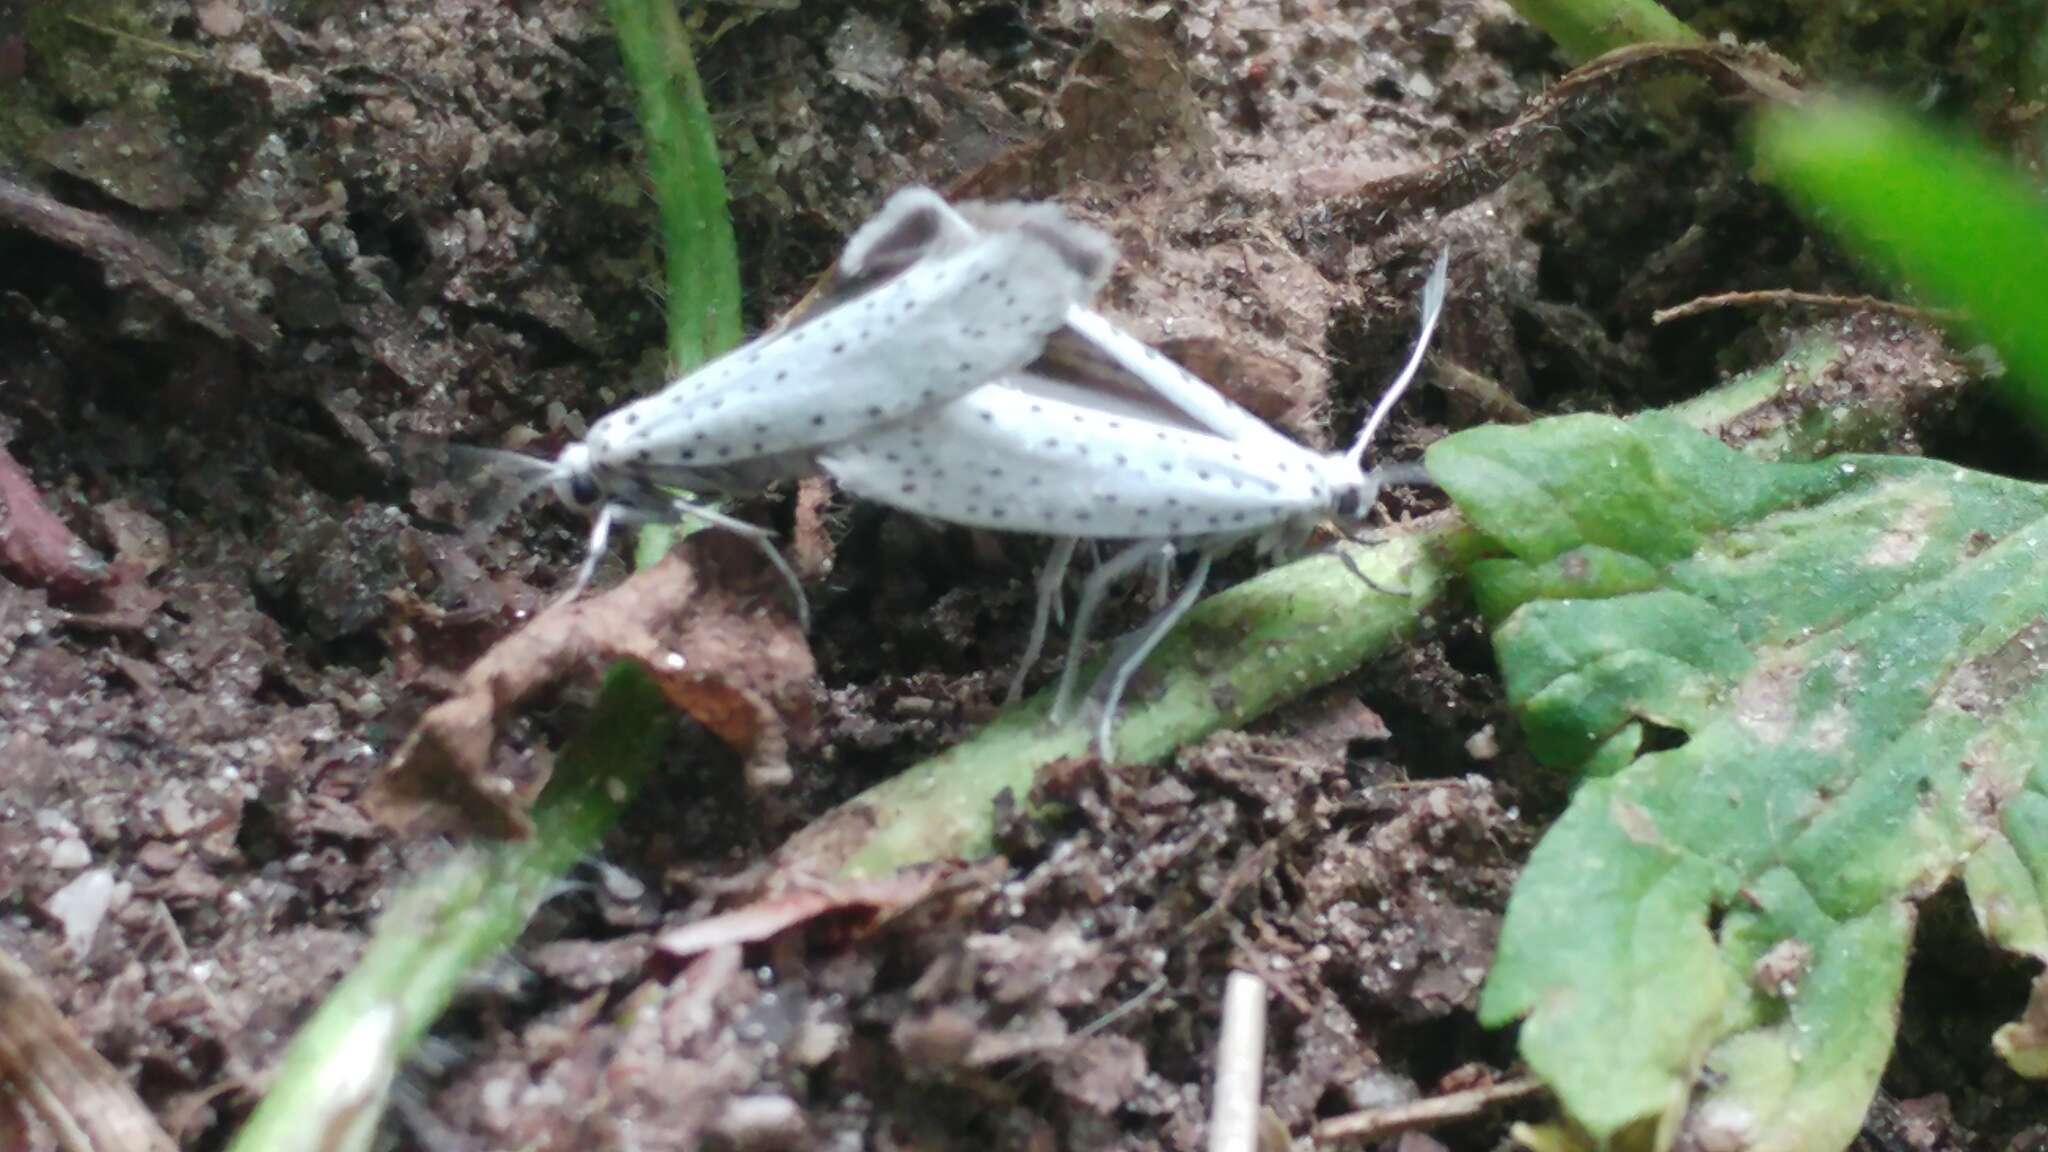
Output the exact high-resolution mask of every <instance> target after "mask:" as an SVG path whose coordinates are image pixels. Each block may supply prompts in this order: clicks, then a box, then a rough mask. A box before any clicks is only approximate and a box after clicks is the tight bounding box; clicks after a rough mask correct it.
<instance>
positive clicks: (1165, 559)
mask: <svg viewBox="0 0 2048 1152" xmlns="http://www.w3.org/2000/svg"><path fill="white" fill-rule="evenodd" d="M1173 557H1174V547H1173V545H1171V544H1168V545H1167V546H1166V548H1165V549H1164V550H1163V551H1161V552H1160V553H1159V560H1158V562H1157V563H1156V564H1154V565H1153V566H1152V573H1153V575H1154V576H1155V577H1156V578H1157V579H1158V584H1157V585H1156V586H1155V587H1154V588H1153V589H1152V610H1153V611H1154V612H1157V611H1159V610H1160V609H1162V608H1165V607H1166V605H1167V601H1168V600H1169V599H1170V598H1171V597H1172V596H1173Z"/></svg>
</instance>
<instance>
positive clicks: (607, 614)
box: [369, 533, 816, 838]
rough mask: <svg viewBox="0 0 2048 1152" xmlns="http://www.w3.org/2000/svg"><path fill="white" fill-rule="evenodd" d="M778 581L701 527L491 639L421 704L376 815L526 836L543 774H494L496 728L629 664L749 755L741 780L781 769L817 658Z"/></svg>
mask: <svg viewBox="0 0 2048 1152" xmlns="http://www.w3.org/2000/svg"><path fill="white" fill-rule="evenodd" d="M780 594H781V584H780V581H779V580H777V579H775V577H774V576H773V575H772V574H771V573H769V572H768V571H767V567H766V565H765V563H763V562H762V561H761V560H760V559H759V557H758V554H756V553H755V552H754V551H753V548H752V546H751V545H748V544H745V543H744V542H742V541H735V540H732V539H730V538H727V537H725V536H724V534H722V533H702V534H700V535H698V536H695V537H692V538H691V539H690V540H688V541H686V542H685V543H684V545H683V546H682V548H681V549H680V550H679V551H677V552H672V553H670V554H669V555H668V556H667V557H666V558H664V559H663V560H662V562H661V563H659V564H657V565H655V566H654V567H652V568H649V569H647V570H646V571H644V572H641V573H638V574H637V575H635V576H633V577H632V578H631V579H629V580H627V581H626V582H625V583H623V584H621V585H619V586H618V587H616V588H614V589H611V590H610V591H608V592H605V593H602V594H600V595H597V596H592V597H589V598H587V599H584V600H580V601H577V602H576V603H573V604H567V605H563V606H560V607H557V608H551V609H549V610H548V611H546V612H543V613H541V614H540V615H539V616H537V617H535V618H534V619H533V621H532V623H530V624H529V625H527V627H525V628H523V629H521V630H520V631H518V632H515V633H513V634H512V635H510V636H508V637H506V638H505V639H503V640H501V641H499V642H498V643H496V644H494V645H492V646H491V648H490V650H489V651H487V652H485V653H484V654H483V656H482V657H481V658H479V659H478V660H477V661H476V663H474V664H472V665H471V666H470V668H469V670H468V671H467V672H465V673H463V675H462V677H461V678H460V680H459V682H458V687H457V691H456V694H455V695H454V696H453V697H452V698H450V699H448V700H444V701H442V702H441V703H439V704H437V705H435V706H434V707H433V708H432V709H429V710H428V712H427V714H426V715H425V716H424V717H422V718H421V720H420V723H419V725H418V727H416V728H414V729H413V732H412V734H411V735H410V736H408V737H407V738H406V741H405V743H404V744H403V745H401V746H400V747H399V749H398V753H397V755H395V756H393V757H392V759H391V762H390V763H389V764H388V765H386V766H385V768H384V771H383V772H382V773H381V774H380V775H379V777H378V779H377V780H376V782H375V783H374V784H373V785H372V788H371V792H370V797H369V807H370V809H371V811H372V812H374V813H375V814H376V815H377V816H378V817H379V818H380V819H382V820H384V821H386V822H387V823H392V824H396V825H399V826H402V827H408V828H417V827H421V826H425V827H431V828H436V829H441V830H448V831H455V832H461V833H468V834H474V835H484V836H493V837H499V838H505V837H523V836H526V835H528V834H530V833H531V831H532V823H531V821H530V820H529V819H528V816H527V810H528V808H530V807H531V806H532V803H533V800H534V799H535V797H537V796H538V795H539V794H540V790H541V788H542V786H544V785H545V784H546V783H547V778H548V775H549V770H548V769H547V768H546V767H542V768H541V769H540V770H538V771H533V772H529V773H526V774H525V775H523V776H522V777H521V778H519V779H518V780H513V779H509V778H507V777H506V776H504V775H500V774H497V773H495V772H494V770H493V765H492V751H493V749H494V748H495V746H496V744H497V734H498V727H499V725H500V724H501V723H503V722H504V721H505V720H506V719H508V718H509V717H510V716H511V714H512V713H513V711H514V710H515V709H517V708H518V707H519V705H520V704H521V703H522V702H523V701H525V700H527V699H529V698H531V697H532V696H533V695H534V694H535V693H537V692H538V691H540V690H541V689H542V688H544V687H547V686H548V685H551V684H553V683H555V682H557V681H560V680H564V679H567V678H570V677H583V676H594V675H596V673H597V672H598V671H599V670H600V669H601V668H602V667H603V666H604V665H606V664H609V663H611V662H613V661H616V660H631V661H633V662H634V663H636V664H639V665H640V666H641V667H642V668H644V669H645V670H646V671H647V672H648V673H649V674H650V675H651V676H653V678H654V681H655V683H656V684H657V685H659V686H660V688H661V690H662V693H663V694H664V695H665V696H667V697H668V699H669V702H670V703H672V704H674V705H675V706H676V707H677V708H678V709H680V710H682V711H683V712H686V713H688V714H689V715H690V716H691V717H693V718H694V719H696V720H697V721H698V722H699V723H701V724H703V725H704V726H705V727H706V728H709V729H710V730H711V731H712V732H713V733H715V734H716V735H717V736H718V737H719V739H721V740H723V741H725V743H727V744H728V745H730V746H731V747H732V748H733V749H734V750H735V751H737V752H738V753H739V754H740V755H741V756H743V757H745V758H746V760H747V772H748V778H749V779H750V780H752V779H759V778H772V777H774V776H775V775H777V774H778V773H780V772H786V756H787V752H788V748H789V730H790V725H791V722H792V721H794V722H796V723H797V724H798V725H800V726H807V724H808V717H809V705H810V700H811V681H812V677H813V676H814V674H815V671H816V666H815V664H813V662H812V659H811V653H810V649H809V647H808V646H807V645H806V644H805V642H804V639H803V636H802V635H801V633H799V631H798V630H797V627H796V625H795V623H794V622H793V621H792V620H790V619H789V618H788V617H787V615H785V614H783V613H781V612H779V611H778V612H771V611H764V610H763V605H778V604H779V603H780V601H779V600H778V599H777V597H778V596H779V595H780Z"/></svg>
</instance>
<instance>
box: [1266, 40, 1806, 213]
mask: <svg viewBox="0 0 2048 1152" xmlns="http://www.w3.org/2000/svg"><path fill="white" fill-rule="evenodd" d="M1672 74H1690V75H1704V76H1705V77H1707V78H1709V79H1711V80H1714V81H1717V82H1720V83H1722V84H1724V85H1727V86H1729V87H1732V88H1734V89H1735V90H1736V91H1738V92H1740V93H1742V94H1744V95H1745V96H1748V97H1750V98H1752V99H1758V100H1765V101H1772V102H1778V103H1790V102H1795V101H1797V100H1798V99H1799V96H1800V94H1799V89H1798V87H1797V86H1796V85H1795V84H1794V83H1793V82H1792V81H1791V79H1789V77H1790V75H1791V69H1790V66H1789V65H1786V64H1785V63H1784V62H1783V61H1781V60H1779V59H1778V58H1776V57H1774V56H1771V55H1770V54H1769V53H1766V52H1762V51H1760V50H1757V49H1754V48H1738V47H1731V46H1729V45H1725V44H1638V45H1635V46H1633V47H1629V48H1622V49H1619V50H1617V51H1613V52H1609V53H1608V54H1606V55H1605V56H1602V57H1600V58H1599V59H1597V60H1594V61H1592V62H1590V63H1588V64H1586V65H1585V66H1584V67H1582V68H1578V69H1575V70H1573V71H1572V72H1570V73H1568V74H1566V75H1565V76H1564V77H1563V78H1562V79H1560V80H1559V81H1558V82H1557V83H1555V84H1553V85H1551V86H1550V87H1549V88H1548V89H1546V90H1544V91H1543V92H1542V93H1541V94H1540V95H1538V96H1537V97H1536V98H1535V99H1534V100H1532V101H1530V102H1529V107H1528V110H1527V111H1525V112H1524V113H1522V115H1521V116H1519V117H1517V118H1516V119H1515V120H1514V122H1512V123H1510V124H1505V125H1503V126H1501V127H1499V128H1496V129H1494V130H1493V131H1491V132H1488V133H1487V134H1486V135H1484V136H1482V137H1480V138H1479V139H1478V140H1477V141H1475V142H1474V143H1472V144H1470V145H1468V146H1466V147H1464V148H1462V149H1459V150H1458V151H1457V152H1455V153H1453V154H1451V155H1449V156H1446V157H1445V158H1443V159H1442V160H1439V161H1437V162H1436V163H1434V164H1426V165H1423V166H1422V167H1420V168H1415V169H1411V170H1409V171H1406V172H1397V173H1395V174H1394V175H1392V176H1387V177H1384V178H1381V179H1377V180H1371V181H1368V182H1366V183H1364V184H1361V185H1359V186H1357V187H1355V188H1352V189H1350V190H1348V191H1345V192H1342V193H1340V194H1338V195H1336V196H1331V197H1325V198H1324V199H1323V200H1322V202H1320V203H1318V204H1315V205H1313V206H1311V207H1310V208H1309V210H1308V211H1307V212H1306V213H1304V214H1303V216H1302V217H1301V224H1302V225H1303V226H1304V227H1307V228H1310V229H1313V228H1315V227H1316V226H1317V224H1318V223H1319V222H1320V220H1321V219H1328V220H1329V221H1330V222H1332V223H1334V224H1335V225H1336V226H1337V227H1338V228H1339V229H1340V230H1341V231H1343V232H1344V233H1345V234H1347V235H1352V236H1366V235H1373V234H1377V233H1379V232H1382V231H1384V230H1385V227H1386V222H1388V221H1398V220H1403V219H1406V218H1408V217H1410V216H1413V215H1414V214H1415V213H1417V212H1420V211H1423V210H1425V209H1433V210H1435V211H1436V212H1437V213H1438V214H1442V213H1446V212H1450V211H1453V210H1455V209H1458V208H1462V207H1464V206H1465V205H1467V204H1470V203H1472V202H1473V201H1475V200H1478V199H1479V198H1480V197H1482V196H1485V195H1487V194H1488V193H1490V192H1492V191H1494V190H1495V189H1497V188H1499V187H1500V186H1501V185H1503V184H1505V183H1507V181H1508V178H1509V177H1511V176H1513V175H1514V174H1515V173H1517V172H1519V171H1521V170H1522V169H1523V168H1525V167H1527V166H1528V165H1529V164H1531V163H1533V162H1534V161H1535V160H1537V159H1538V158H1540V157H1541V156H1542V155H1543V154H1544V153H1545V152H1546V151H1547V150H1548V148H1549V145H1550V143H1551V141H1552V140H1554V139H1557V138H1558V137H1557V136H1556V135H1555V129H1556V127H1557V124H1558V122H1559V121H1562V120H1564V119H1565V118H1566V117H1567V116H1568V115H1569V114H1570V113H1572V112H1573V111H1575V110H1576V109H1578V108H1581V107H1583V106H1585V105H1586V104H1587V103H1588V102H1590V101H1593V100H1596V99H1601V98H1604V97H1607V96H1611V95H1613V94H1615V93H1617V92H1620V91H1622V90H1623V89H1624V88H1626V87H1629V86H1632V85H1641V84H1645V83H1648V82H1650V81H1652V80H1654V79H1657V78H1659V77H1662V76H1668V75H1672Z"/></svg>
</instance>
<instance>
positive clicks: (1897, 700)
mask: <svg viewBox="0 0 2048 1152" xmlns="http://www.w3.org/2000/svg"><path fill="white" fill-rule="evenodd" d="M1428 464H1429V470H1430V473H1431V475H1432V476H1434V477H1435V478H1436V479H1437V481H1438V482H1439V483H1441V484H1442V485H1443V486H1444V487H1445V489H1446V490H1448V491H1449V492H1450V493H1451V495H1452V497H1453V498H1454V499H1456V501H1457V502H1458V504H1459V506H1460V508H1461V509H1462V510H1463V511H1464V513H1465V515H1466V516H1467V518H1468V519H1469V520H1470V521H1471V523H1472V524H1473V525H1474V527H1475V528H1476V529H1477V530H1478V531H1479V532H1481V533H1483V534H1484V535H1486V536H1488V537H1490V538H1491V539H1493V540H1494V541H1497V542H1498V543H1499V544H1500V545H1501V546H1502V548H1503V549H1504V551H1505V552H1506V553H1507V555H1508V556H1509V557H1510V558H1509V559H1502V560H1493V561H1488V562H1485V563H1483V564H1479V565H1475V566H1474V570H1473V583H1474V586H1475V592H1476V595H1477V597H1478V600H1479V602H1480V603H1481V605H1482V606H1483V607H1484V609H1485V611H1486V612H1487V613H1488V614H1489V615H1490V616H1491V617H1492V618H1494V619H1495V620H1496V621H1497V622H1498V626H1497V628H1496V630H1495V646H1496V650H1497V652H1498V655H1499V658H1500V663H1501V667H1502V670H1503V674H1504V678H1505V682H1506V685H1507V689H1508V692H1509V695H1510V699H1511V702H1512V703H1513V704H1514V706H1515V707H1516V708H1517V709H1519V710H1520V712H1521V715H1522V718H1523V723H1524V724H1525V726H1526V729H1527V734H1528V738H1529V742H1530V745H1531V747H1532V749H1533V750H1534V752H1535V754H1536V755H1537V756H1538V757H1539V758H1540V759H1542V760H1543V761H1544V762H1545V763H1548V764H1551V765H1554V766H1556V767H1559V768H1563V769H1568V770H1571V771H1574V772H1577V773H1582V774H1585V775H1587V776H1588V779H1587V781H1586V782H1585V783H1584V784H1583V785H1582V786H1581V787H1580V789H1579V791H1578V793H1577V794H1576V795H1575V796H1574V797H1573V799H1572V802H1571V804H1570V806H1569V808H1568V809H1567V811H1566V812H1565V814H1564V816H1563V817H1562V818H1561V819H1560V820H1559V821H1558V822H1557V824H1556V825H1555V826H1554V827H1552V828H1551V830H1550V831H1549V833H1548V834H1547V835H1546V836H1545V837H1544V839H1543V841H1542V843H1541V844H1540V845H1539V846H1538V847H1537V849H1536V852H1535V853H1534V855H1533V856H1532V858H1531V859H1530V862H1529V866H1528V869H1527V871H1526V872H1525V873H1524V874H1523V876H1522V879H1521V882H1520V884H1519V886H1518V887H1517V888H1516V891H1515V895H1514V897H1513V899H1512V901H1511V902H1510V904H1509V907H1508V914H1507V919H1506V923H1505V924H1504V926H1503V930H1502V936H1501V941H1500V951H1499V956H1498V959H1497V960H1496V962H1495V967H1494V970H1493V972H1492V973H1491V975H1490V976H1489V978H1488V982H1487V986H1486V990H1485V994H1484V998H1483V1003H1482V1006H1481V1015H1482V1017H1483V1018H1484V1019H1485V1021H1486V1022H1487V1023H1489V1024H1492V1025H1500V1024H1505V1023H1508V1022H1510V1021H1512V1020H1515V1019H1517V1018H1525V1023H1524V1024H1523V1026H1522V1032H1521V1046H1522V1051H1523V1054H1524V1056H1525V1057H1526V1058H1527V1059H1528V1061H1529V1063H1530V1065H1531V1067H1533V1068H1534V1069H1535V1070H1536V1071H1537V1072H1538V1073H1539V1074H1541V1075H1542V1076H1543V1077H1544V1078H1545V1079H1546V1080H1548V1081H1549V1082H1550V1083H1551V1084H1552V1086H1553V1087H1554V1088H1555V1089H1556V1090H1557V1093H1558V1096H1559V1099H1560V1100H1561V1101H1562V1103H1563V1105H1564V1107H1565V1109H1566V1111H1567V1112H1568V1113H1569V1115H1570V1117H1571V1118H1572V1120H1574V1121H1575V1122H1576V1123H1577V1124H1578V1125H1580V1126H1581V1127H1582V1128H1583V1129H1584V1130H1585V1131H1586V1132H1587V1133H1588V1134H1589V1135H1591V1136H1592V1137H1594V1138H1595V1139H1596V1140H1598V1141H1600V1142H1601V1143H1603V1144H1607V1145H1619V1146H1627V1147H1653V1148H1659V1149H1661V1148H1667V1147H1669V1146H1670V1145H1671V1143H1672V1141H1673V1140H1674V1139H1675V1138H1676V1137H1677V1135H1678V1134H1679V1132H1680V1131H1681V1129H1682V1128H1684V1127H1686V1126H1688V1125H1689V1126H1691V1127H1692V1128H1693V1130H1694V1131H1695V1133H1696V1134H1698V1135H1700V1136H1702V1137H1703V1142H1705V1143H1709V1144H1711V1143H1712V1142H1713V1141H1714V1140H1734V1139H1736V1138H1739V1145H1740V1146H1742V1147H1744V1148H1746V1149H1813V1150H1825V1152H1832V1150H1834V1149H1839V1148H1842V1147H1844V1146H1846V1145H1847V1144H1848V1142H1849V1141H1850V1139H1851V1138H1852V1137H1853V1136H1854V1135H1855V1133H1856V1131H1857V1128H1858V1125H1859V1123H1860V1121H1861V1118H1862V1116H1863V1112H1864V1109H1865V1108H1866V1106H1867V1105H1868V1103H1869V1100H1870V1097H1871V1094H1872V1093H1873V1091H1874V1090H1875V1089H1876V1086H1877V1078H1878V1074H1879V1073H1880V1072H1881V1071H1882V1069H1883V1067H1884V1064H1885V1060H1886V1058H1887V1057H1888V1055H1889V1053H1890V1049H1891V1042H1892V1032H1893V1029H1894V1025H1895V1015H1896V1011H1897V1004H1898V997H1899V990H1900V985H1901V982H1902V981H1903V979H1904V973H1905V964H1906V955H1907V949H1908V946H1909V944H1910V941H1911V935H1912V928H1913V922H1914V914H1915V906H1916V903H1917V901H1918V900H1919V899H1920V898H1921V897H1923V896H1925V895H1926V894H1927V893H1929V892H1931V891H1933V890H1934V889H1935V888H1936V887H1938V886H1939V885H1940V884H1941V883H1943V882H1944V881H1945V880H1947V879H1948V878H1949V877H1951V876H1952V875H1954V874H1956V873H1957V872H1958V871H1959V870H1961V871H1962V872H1963V873H1964V875H1965V877H1966V879H1967V882H1968V884H1969V889H1970V894H1971V898H1972V899H1973V901H1975V902H1976V905H1977V908H1978V911H1979V915H1980V917H1981V918H1982V920H1983V922H1984V923H1985V924H1986V925H1987V926H1988V928H1989V930H1990V932H1991V934H1992V935H1993V937H1994V938H1995V939H1996V940H1998V941H1999V942H2000V943H2002V944H2004V945H2006V946H2008V947H2011V948H2015V949H2021V950H2025V951H2028V952H2031V953H2033V954H2035V955H2041V956H2048V914H2044V904H2043V900H2042V884H2043V881H2044V880H2048V769H2044V768H2043V753H2042V751H2041V749H2043V748H2048V739H2044V738H2048V676H2044V675H2043V673H2044V671H2048V522H2044V516H2048V489H2044V488H2042V487H2038V486H2035V485H2030V484H2025V483H2021V482H2018V481H2013V480H2007V479H2002V478H1999V477H1994V476H1987V475H1982V474H1978V473H1972V472H1968V471H1965V470H1962V469H1958V468H1955V467H1953V466H1951V465H1947V464H1941V463H1938V462H1935V461H1929V460H1916V459H1901V458H1891V457H1876V456H1842V457H1836V458H1833V459H1830V460H1826V461H1821V462H1819V463H1811V464H1774V463H1766V462H1761V461H1757V460H1753V459H1750V458H1748V457H1745V456H1744V455H1742V454H1740V453H1738V452H1736V451H1734V450H1733V449H1730V448H1727V447H1726V446H1724V445H1722V444H1721V443H1720V442H1719V441H1717V440H1715V439H1713V438H1712V437H1709V436H1705V435H1702V434H1701V433H1698V432H1696V431H1693V430H1692V429H1690V428H1688V427H1686V426H1685V425H1683V424H1682V423H1680V422H1679V421H1678V420H1676V419H1674V418H1672V417H1670V416H1665V415H1658V414H1651V415H1646V416H1642V417H1638V418H1637V419H1635V420H1634V421H1632V422H1626V423H1625V422H1622V421H1619V420H1615V419H1611V418H1607V417H1598V416H1571V417H1563V418H1559V419H1553V420H1546V421H1542V422H1539V423H1537V424H1532V425H1528V426H1526V427H1522V428H1512V429H1510V428H1480V429H1475V430H1472V431H1470V432H1464V433H1460V434H1458V435H1456V436H1452V437H1450V438H1448V439H1446V440H1444V441H1442V442H1440V443H1439V444H1437V445H1436V446H1435V447H1433V448H1432V449H1431V450H1430V453H1429V457H1428ZM1658 729H1661V730H1664V731H1666V732H1669V733H1673V734H1674V735H1673V736H1672V737H1671V738H1670V739H1667V740H1664V741H1663V742H1662V744H1661V747H1662V748H1663V750H1660V751H1654V752H1649V753H1646V754H1639V753H1640V750H1641V749H1642V748H1643V747H1644V746H1645V745H1646V743H1649V742H1650V740H1649V738H1650V735H1651V733H1652V732H1653V731H1654V730H1658ZM1673 743H1676V744H1677V745H1678V746H1676V747H1672V746H1671V745H1672V744H1673ZM2009 1031H2010V1030H2009ZM2007 1038H2008V1039H2010V1040H2012V1041H2013V1043H2012V1044H2011V1045H2008V1046H2009V1047H2012V1048H2014V1049H2015V1051H2016V1052H2021V1053H2022V1054H2024V1053H2023V1050H2024V1049H2025V1048H2026V1043H2025V1042H2026V1041H2027V1039H2028V1037H2027V1036H2025V1035H2020V1034H2018V1033H2013V1034H2012V1035H2010V1036H2008V1037H2007ZM2016 1063H2022V1061H2016ZM1709 1135H1711V1139H1707V1137H1708V1136H1709Z"/></svg>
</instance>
